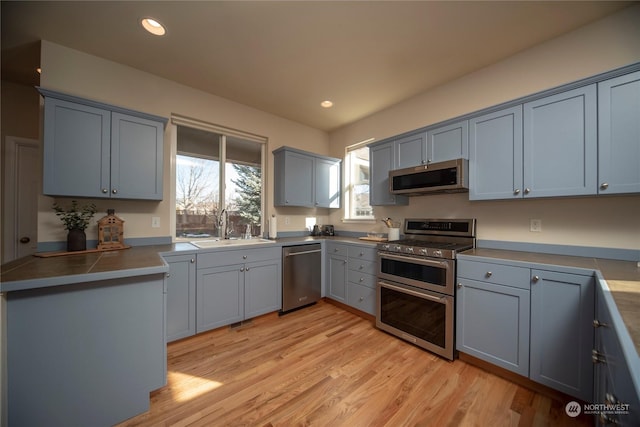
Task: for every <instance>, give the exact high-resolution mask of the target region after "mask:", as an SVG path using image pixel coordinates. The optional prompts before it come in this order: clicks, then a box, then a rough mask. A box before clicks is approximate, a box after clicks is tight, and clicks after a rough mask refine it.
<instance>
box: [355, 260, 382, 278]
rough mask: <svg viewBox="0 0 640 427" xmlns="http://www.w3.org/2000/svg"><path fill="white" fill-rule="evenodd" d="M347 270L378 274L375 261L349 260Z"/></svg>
mask: <svg viewBox="0 0 640 427" xmlns="http://www.w3.org/2000/svg"><path fill="white" fill-rule="evenodd" d="M349 270H353V271H357V272H358V273H365V274H373V275H376V274H377V273H378V263H377V262H375V261H366V260H360V259H353V258H349Z"/></svg>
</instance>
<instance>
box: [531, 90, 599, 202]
mask: <svg viewBox="0 0 640 427" xmlns="http://www.w3.org/2000/svg"><path fill="white" fill-rule="evenodd" d="M596 108H597V106H596V85H595V84H594V85H590V86H585V87H583V88H578V89H574V90H571V91H568V92H563V93H560V94H557V95H552V96H549V97H546V98H542V99H538V100H536V101H532V102H528V103H526V104H524V171H523V172H524V187H525V188H524V190H523V191H524V197H549V196H575V195H586V194H596V191H597V190H596V184H597V178H598V177H597V173H598V172H597V171H598V169H597V168H598V162H597V151H598V148H597V122H596V120H597V117H596Z"/></svg>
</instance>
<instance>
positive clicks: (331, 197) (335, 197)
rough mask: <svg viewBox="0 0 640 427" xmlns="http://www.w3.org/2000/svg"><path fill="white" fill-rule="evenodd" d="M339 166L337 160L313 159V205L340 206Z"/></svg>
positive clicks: (320, 206) (321, 206) (324, 206)
mask: <svg viewBox="0 0 640 427" xmlns="http://www.w3.org/2000/svg"><path fill="white" fill-rule="evenodd" d="M340 167H341V163H340V162H339V161H335V160H330V159H323V158H316V159H315V182H314V187H315V193H314V196H315V206H317V207H319V208H339V207H340V175H341V171H340ZM307 173H308V172H307Z"/></svg>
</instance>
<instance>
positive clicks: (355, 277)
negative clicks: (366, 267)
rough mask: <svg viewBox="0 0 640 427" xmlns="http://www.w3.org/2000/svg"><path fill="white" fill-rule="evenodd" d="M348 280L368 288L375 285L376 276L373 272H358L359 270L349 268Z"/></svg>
mask: <svg viewBox="0 0 640 427" xmlns="http://www.w3.org/2000/svg"><path fill="white" fill-rule="evenodd" d="M349 282H351V283H358V284H360V285H363V286H367V287H369V288H375V287H376V276H374V275H373V274H365V273H360V272H359V271H354V270H349Z"/></svg>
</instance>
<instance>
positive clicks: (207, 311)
mask: <svg viewBox="0 0 640 427" xmlns="http://www.w3.org/2000/svg"><path fill="white" fill-rule="evenodd" d="M196 288H197V292H198V297H197V304H196V307H197V311H196V331H197V332H203V331H206V330H209V329H214V328H217V327H220V326H225V325H229V324H231V323H235V322H239V321H241V320H242V319H243V318H244V265H243V264H239V265H230V266H226V267H215V268H205V269H199V270H198V278H197V286H196Z"/></svg>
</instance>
